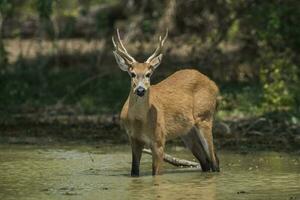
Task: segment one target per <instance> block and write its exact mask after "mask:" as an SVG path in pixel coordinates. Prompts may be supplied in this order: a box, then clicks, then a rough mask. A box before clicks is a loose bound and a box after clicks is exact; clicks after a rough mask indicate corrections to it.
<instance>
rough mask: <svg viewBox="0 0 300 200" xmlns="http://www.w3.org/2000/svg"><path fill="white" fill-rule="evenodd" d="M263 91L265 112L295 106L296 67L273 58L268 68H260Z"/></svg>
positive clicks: (288, 62) (284, 60) (281, 59)
mask: <svg viewBox="0 0 300 200" xmlns="http://www.w3.org/2000/svg"><path fill="white" fill-rule="evenodd" d="M270 59H272V58H270ZM260 74H261V76H260V78H261V82H262V84H263V91H264V100H265V101H264V107H265V108H266V109H267V110H271V111H272V110H278V109H280V108H283V109H286V108H291V107H293V106H295V98H296V96H295V95H296V91H295V88H296V87H297V86H296V85H297V83H299V80H298V77H297V67H296V66H295V65H294V64H292V63H291V62H290V61H288V60H286V59H284V58H273V60H272V62H271V64H270V66H267V67H262V68H261V73H260Z"/></svg>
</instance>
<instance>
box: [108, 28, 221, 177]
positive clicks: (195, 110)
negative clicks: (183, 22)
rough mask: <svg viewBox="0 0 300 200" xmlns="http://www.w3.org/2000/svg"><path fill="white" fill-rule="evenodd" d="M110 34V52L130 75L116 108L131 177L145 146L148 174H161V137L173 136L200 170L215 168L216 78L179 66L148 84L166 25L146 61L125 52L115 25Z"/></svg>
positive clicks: (163, 139)
mask: <svg viewBox="0 0 300 200" xmlns="http://www.w3.org/2000/svg"><path fill="white" fill-rule="evenodd" d="M115 36H117V37H115ZM115 36H112V42H113V46H114V50H113V54H114V57H115V59H116V62H117V64H118V66H119V68H120V69H121V70H123V71H125V72H127V73H128V74H129V76H130V77H131V88H130V92H129V95H128V98H127V100H126V102H125V104H124V106H123V108H122V111H121V113H120V125H121V127H122V128H124V129H125V130H126V133H127V135H128V138H129V142H130V144H131V150H132V163H131V176H133V177H137V176H139V172H140V170H139V168H140V160H141V156H142V151H143V148H144V147H145V146H147V147H149V148H150V149H151V151H152V175H153V176H155V175H160V174H161V171H162V164H163V157H164V149H165V144H166V141H168V140H171V139H174V138H177V137H180V138H181V139H182V141H183V142H184V144H185V145H186V147H187V148H188V149H189V150H190V151H191V152H192V154H193V155H194V156H195V157H196V159H197V160H198V161H199V164H200V166H201V169H202V171H203V172H208V171H212V172H217V171H219V159H218V157H217V154H216V152H215V148H214V143H213V134H212V127H213V119H214V114H215V112H216V107H217V97H218V93H219V89H218V87H217V85H216V84H215V82H214V81H212V80H211V79H209V78H208V77H207V76H206V75H204V74H202V73H200V72H199V71H197V70H195V69H183V70H179V71H177V72H175V73H174V74H172V75H170V76H169V77H167V78H166V79H164V80H162V81H161V82H159V83H157V84H155V85H151V81H150V79H151V76H152V74H153V73H154V71H155V70H156V69H157V67H158V66H159V65H160V64H161V61H162V56H163V52H162V49H163V46H164V43H165V41H166V39H167V37H168V30H167V31H166V34H165V36H164V37H163V38H162V37H161V36H159V44H158V46H157V48H156V50H155V51H154V53H153V54H152V55H151V56H150V57H149V58H148V59H147V60H146V61H145V62H138V61H136V60H135V59H134V58H133V57H132V56H131V55H130V54H129V53H128V51H127V50H126V48H125V46H124V45H123V43H122V40H121V37H120V33H119V29H117V31H116V35H115Z"/></svg>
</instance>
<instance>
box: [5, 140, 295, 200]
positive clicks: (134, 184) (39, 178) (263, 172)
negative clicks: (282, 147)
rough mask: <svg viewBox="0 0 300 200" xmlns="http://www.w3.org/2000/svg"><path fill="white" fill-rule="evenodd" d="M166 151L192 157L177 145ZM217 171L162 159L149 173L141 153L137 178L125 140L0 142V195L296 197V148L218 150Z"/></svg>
mask: <svg viewBox="0 0 300 200" xmlns="http://www.w3.org/2000/svg"><path fill="white" fill-rule="evenodd" d="M168 152H169V153H171V154H172V155H176V156H178V157H181V158H188V159H193V157H192V156H191V154H190V153H189V152H188V151H186V150H184V149H182V148H171V149H169V150H168ZM219 157H220V161H221V164H222V165H221V170H222V172H220V173H202V172H200V171H199V170H195V169H180V168H176V167H173V166H171V165H169V164H167V163H165V164H164V169H165V170H164V175H162V176H158V177H152V176H151V157H150V156H149V155H143V158H142V165H141V172H142V174H141V175H142V176H141V177H139V178H131V177H129V176H128V174H129V171H130V160H131V156H130V148H129V147H128V146H109V145H104V146H100V147H98V148H95V147H92V146H84V145H83V146H47V147H38V146H22V145H17V146H12V145H10V146H8V145H2V146H0V199H1V200H9V199H24V200H27V199H31V200H35V199H36V200H40V199H46V200H47V199H72V200H73V199H80V200H81V199H84V200H89V199H172V200H173V199H208V200H215V199H226V200H232V199H247V200H248V199H280V200H282V199H300V158H299V155H296V154H286V153H275V152H260V153H250V154H238V153H236V152H220V153H219Z"/></svg>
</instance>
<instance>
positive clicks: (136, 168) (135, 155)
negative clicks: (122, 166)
mask: <svg viewBox="0 0 300 200" xmlns="http://www.w3.org/2000/svg"><path fill="white" fill-rule="evenodd" d="M130 141H131V149H132V162H131V176H139V175H140V161H141V157H142V151H143V148H144V145H145V144H144V143H143V142H141V141H138V140H136V139H134V138H131V139H130Z"/></svg>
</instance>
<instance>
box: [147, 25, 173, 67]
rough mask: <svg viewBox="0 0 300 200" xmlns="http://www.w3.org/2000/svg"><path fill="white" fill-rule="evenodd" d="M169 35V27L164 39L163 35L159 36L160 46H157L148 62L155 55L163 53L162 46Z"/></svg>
mask: <svg viewBox="0 0 300 200" xmlns="http://www.w3.org/2000/svg"><path fill="white" fill-rule="evenodd" d="M167 37H168V29H167V31H166V34H165V36H164V38H163V39H161V36H159V38H158V40H159V44H158V47H157V48H156V50H155V51H154V53H153V54H152V55H151V56H150V57H149V58H148V59H147V61H146V63H149V62H150V61H151V60H152V59H153V58H154V57H155V56H157V55H158V54H160V53H161V50H162V47H163V45H164V43H165V41H166V39H167Z"/></svg>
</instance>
